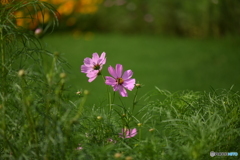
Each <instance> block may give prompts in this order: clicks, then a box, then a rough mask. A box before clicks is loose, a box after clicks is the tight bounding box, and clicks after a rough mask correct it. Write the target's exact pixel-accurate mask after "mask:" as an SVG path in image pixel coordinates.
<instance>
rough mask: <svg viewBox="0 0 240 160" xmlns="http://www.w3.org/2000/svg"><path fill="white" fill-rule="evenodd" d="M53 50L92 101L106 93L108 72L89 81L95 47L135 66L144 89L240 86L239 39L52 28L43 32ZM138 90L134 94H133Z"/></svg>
mask: <svg viewBox="0 0 240 160" xmlns="http://www.w3.org/2000/svg"><path fill="white" fill-rule="evenodd" d="M43 41H44V43H46V44H47V45H48V47H49V48H50V50H52V51H59V52H61V53H62V55H63V57H65V58H66V60H67V61H68V62H69V64H70V65H71V68H70V69H69V73H68V75H69V82H70V84H71V92H74V93H75V92H76V91H77V90H79V89H88V90H89V91H90V93H91V95H90V100H91V101H89V102H91V103H92V102H93V103H97V102H99V101H102V100H103V99H104V98H102V96H103V97H105V94H103V92H104V93H105V91H106V89H105V86H104V85H103V81H102V78H100V77H99V78H98V79H97V80H95V81H94V82H92V83H88V82H87V77H86V76H85V74H83V73H81V72H80V66H81V65H82V64H83V59H84V58H85V57H91V56H92V53H94V52H98V53H99V54H100V53H102V52H103V51H105V52H106V53H107V64H106V65H105V66H104V68H103V74H104V75H108V72H107V67H108V66H109V65H112V66H115V64H116V63H120V64H123V66H124V67H125V69H132V70H133V72H134V78H136V80H137V81H138V82H139V83H141V84H144V88H142V89H141V91H140V93H139V95H144V94H145V93H148V92H151V91H153V90H155V89H154V87H155V86H157V87H159V88H161V89H165V90H169V91H171V92H175V91H179V90H193V91H204V90H206V91H208V90H210V88H215V89H219V88H230V87H231V86H232V85H234V87H233V90H240V84H239V82H240V71H239V68H240V63H239V61H240V55H239V53H240V47H239V39H236V38H225V39H188V38H173V37H157V36H150V35H118V34H93V33H86V34H81V35H72V34H70V33H68V34H67V33H62V34H50V35H47V36H46V37H44V38H43ZM131 95H133V93H131V94H130V96H131Z"/></svg>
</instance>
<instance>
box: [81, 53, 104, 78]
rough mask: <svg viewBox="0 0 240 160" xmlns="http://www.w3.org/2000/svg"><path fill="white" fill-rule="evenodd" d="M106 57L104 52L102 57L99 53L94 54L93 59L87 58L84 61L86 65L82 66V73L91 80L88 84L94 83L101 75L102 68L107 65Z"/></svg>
mask: <svg viewBox="0 0 240 160" xmlns="http://www.w3.org/2000/svg"><path fill="white" fill-rule="evenodd" d="M105 56H106V53H105V52H103V53H102V54H101V56H100V57H99V55H98V54H97V53H93V54H92V58H89V57H87V58H85V59H84V61H83V62H84V65H82V66H81V72H82V73H86V76H87V77H88V78H89V79H88V82H92V81H93V80H94V79H96V78H97V76H98V75H100V72H101V70H102V67H103V65H104V64H105V63H106V57H105Z"/></svg>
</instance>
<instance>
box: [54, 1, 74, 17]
mask: <svg viewBox="0 0 240 160" xmlns="http://www.w3.org/2000/svg"><path fill="white" fill-rule="evenodd" d="M75 5H76V1H74V0H69V1H67V2H66V3H63V4H61V5H60V6H59V7H58V8H57V10H58V12H59V13H60V15H70V14H71V13H73V11H74V7H75Z"/></svg>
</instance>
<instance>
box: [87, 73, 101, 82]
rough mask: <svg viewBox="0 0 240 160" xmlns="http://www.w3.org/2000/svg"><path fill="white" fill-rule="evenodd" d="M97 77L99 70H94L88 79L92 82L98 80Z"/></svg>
mask: <svg viewBox="0 0 240 160" xmlns="http://www.w3.org/2000/svg"><path fill="white" fill-rule="evenodd" d="M97 76H98V70H94V71H92V72H89V73H87V77H88V78H89V79H88V82H92V81H93V80H95V79H96V78H97Z"/></svg>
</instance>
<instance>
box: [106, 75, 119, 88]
mask: <svg viewBox="0 0 240 160" xmlns="http://www.w3.org/2000/svg"><path fill="white" fill-rule="evenodd" d="M105 79H106V81H105V84H107V85H111V86H112V85H116V84H117V82H116V80H115V79H114V78H112V77H109V76H105Z"/></svg>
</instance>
